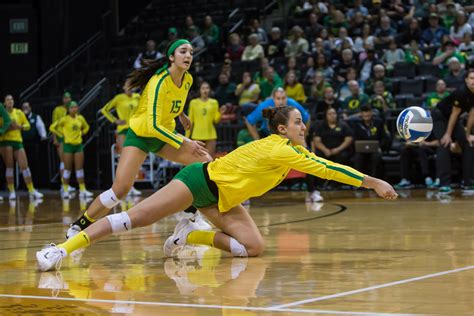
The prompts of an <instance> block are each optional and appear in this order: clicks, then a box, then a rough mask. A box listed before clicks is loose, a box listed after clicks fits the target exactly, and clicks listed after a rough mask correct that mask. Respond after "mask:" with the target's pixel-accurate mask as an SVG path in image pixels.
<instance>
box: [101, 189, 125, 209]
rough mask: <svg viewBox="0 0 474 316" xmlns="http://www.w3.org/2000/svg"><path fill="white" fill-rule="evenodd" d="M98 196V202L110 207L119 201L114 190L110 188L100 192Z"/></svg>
mask: <svg viewBox="0 0 474 316" xmlns="http://www.w3.org/2000/svg"><path fill="white" fill-rule="evenodd" d="M99 198H100V203H102V205H103V206H105V207H106V208H112V207H114V206H115V205H117V204H119V203H120V200H119V199H118V198H117V196H116V195H115V193H114V191H112V189H108V190H107V191H105V192H103V193H101V194H100V195H99Z"/></svg>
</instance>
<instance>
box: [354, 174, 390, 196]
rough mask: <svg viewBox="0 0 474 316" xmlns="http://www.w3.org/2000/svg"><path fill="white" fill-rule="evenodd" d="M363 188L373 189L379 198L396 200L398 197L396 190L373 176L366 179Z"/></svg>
mask: <svg viewBox="0 0 474 316" xmlns="http://www.w3.org/2000/svg"><path fill="white" fill-rule="evenodd" d="M362 187H364V188H367V189H373V190H374V191H375V192H377V194H378V196H380V197H381V198H384V199H387V200H395V199H396V198H397V197H398V194H397V192H395V189H394V188H393V187H392V186H391V185H390V184H388V183H387V182H385V181H383V180H380V179H377V178H374V177H371V176H365V177H364V180H363V181H362Z"/></svg>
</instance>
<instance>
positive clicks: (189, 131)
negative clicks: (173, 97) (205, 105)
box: [184, 100, 195, 138]
mask: <svg viewBox="0 0 474 316" xmlns="http://www.w3.org/2000/svg"><path fill="white" fill-rule="evenodd" d="M194 104H195V101H194V100H191V102H189V108H188V117H189V120H190V121H191V124H192V127H191V129H187V130H186V131H185V133H184V136H186V137H188V138H190V137H191V135H192V132H193V129H194V122H195V118H194V108H195V106H194Z"/></svg>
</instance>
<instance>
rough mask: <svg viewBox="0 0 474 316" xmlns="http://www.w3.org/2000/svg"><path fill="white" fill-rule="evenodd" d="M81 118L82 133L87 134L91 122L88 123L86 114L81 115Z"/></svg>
mask: <svg viewBox="0 0 474 316" xmlns="http://www.w3.org/2000/svg"><path fill="white" fill-rule="evenodd" d="M80 120H81V122H82V135H85V134H87V132H88V131H89V128H90V127H89V124H87V121H86V119H85V118H84V116H82V115H81V116H80Z"/></svg>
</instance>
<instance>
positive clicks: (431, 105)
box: [425, 79, 449, 110]
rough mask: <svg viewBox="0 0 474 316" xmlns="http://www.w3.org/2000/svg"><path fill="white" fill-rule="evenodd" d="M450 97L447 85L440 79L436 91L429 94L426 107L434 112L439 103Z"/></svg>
mask: <svg viewBox="0 0 474 316" xmlns="http://www.w3.org/2000/svg"><path fill="white" fill-rule="evenodd" d="M448 95H449V92H448V91H447V90H446V83H445V82H444V80H443V79H439V80H438V81H437V82H436V91H434V92H431V93H430V94H428V96H427V97H426V100H425V107H426V108H428V109H430V110H433V109H435V108H436V105H437V104H438V102H439V101H441V100H443V99H444V98H446V97H447V96H448Z"/></svg>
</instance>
